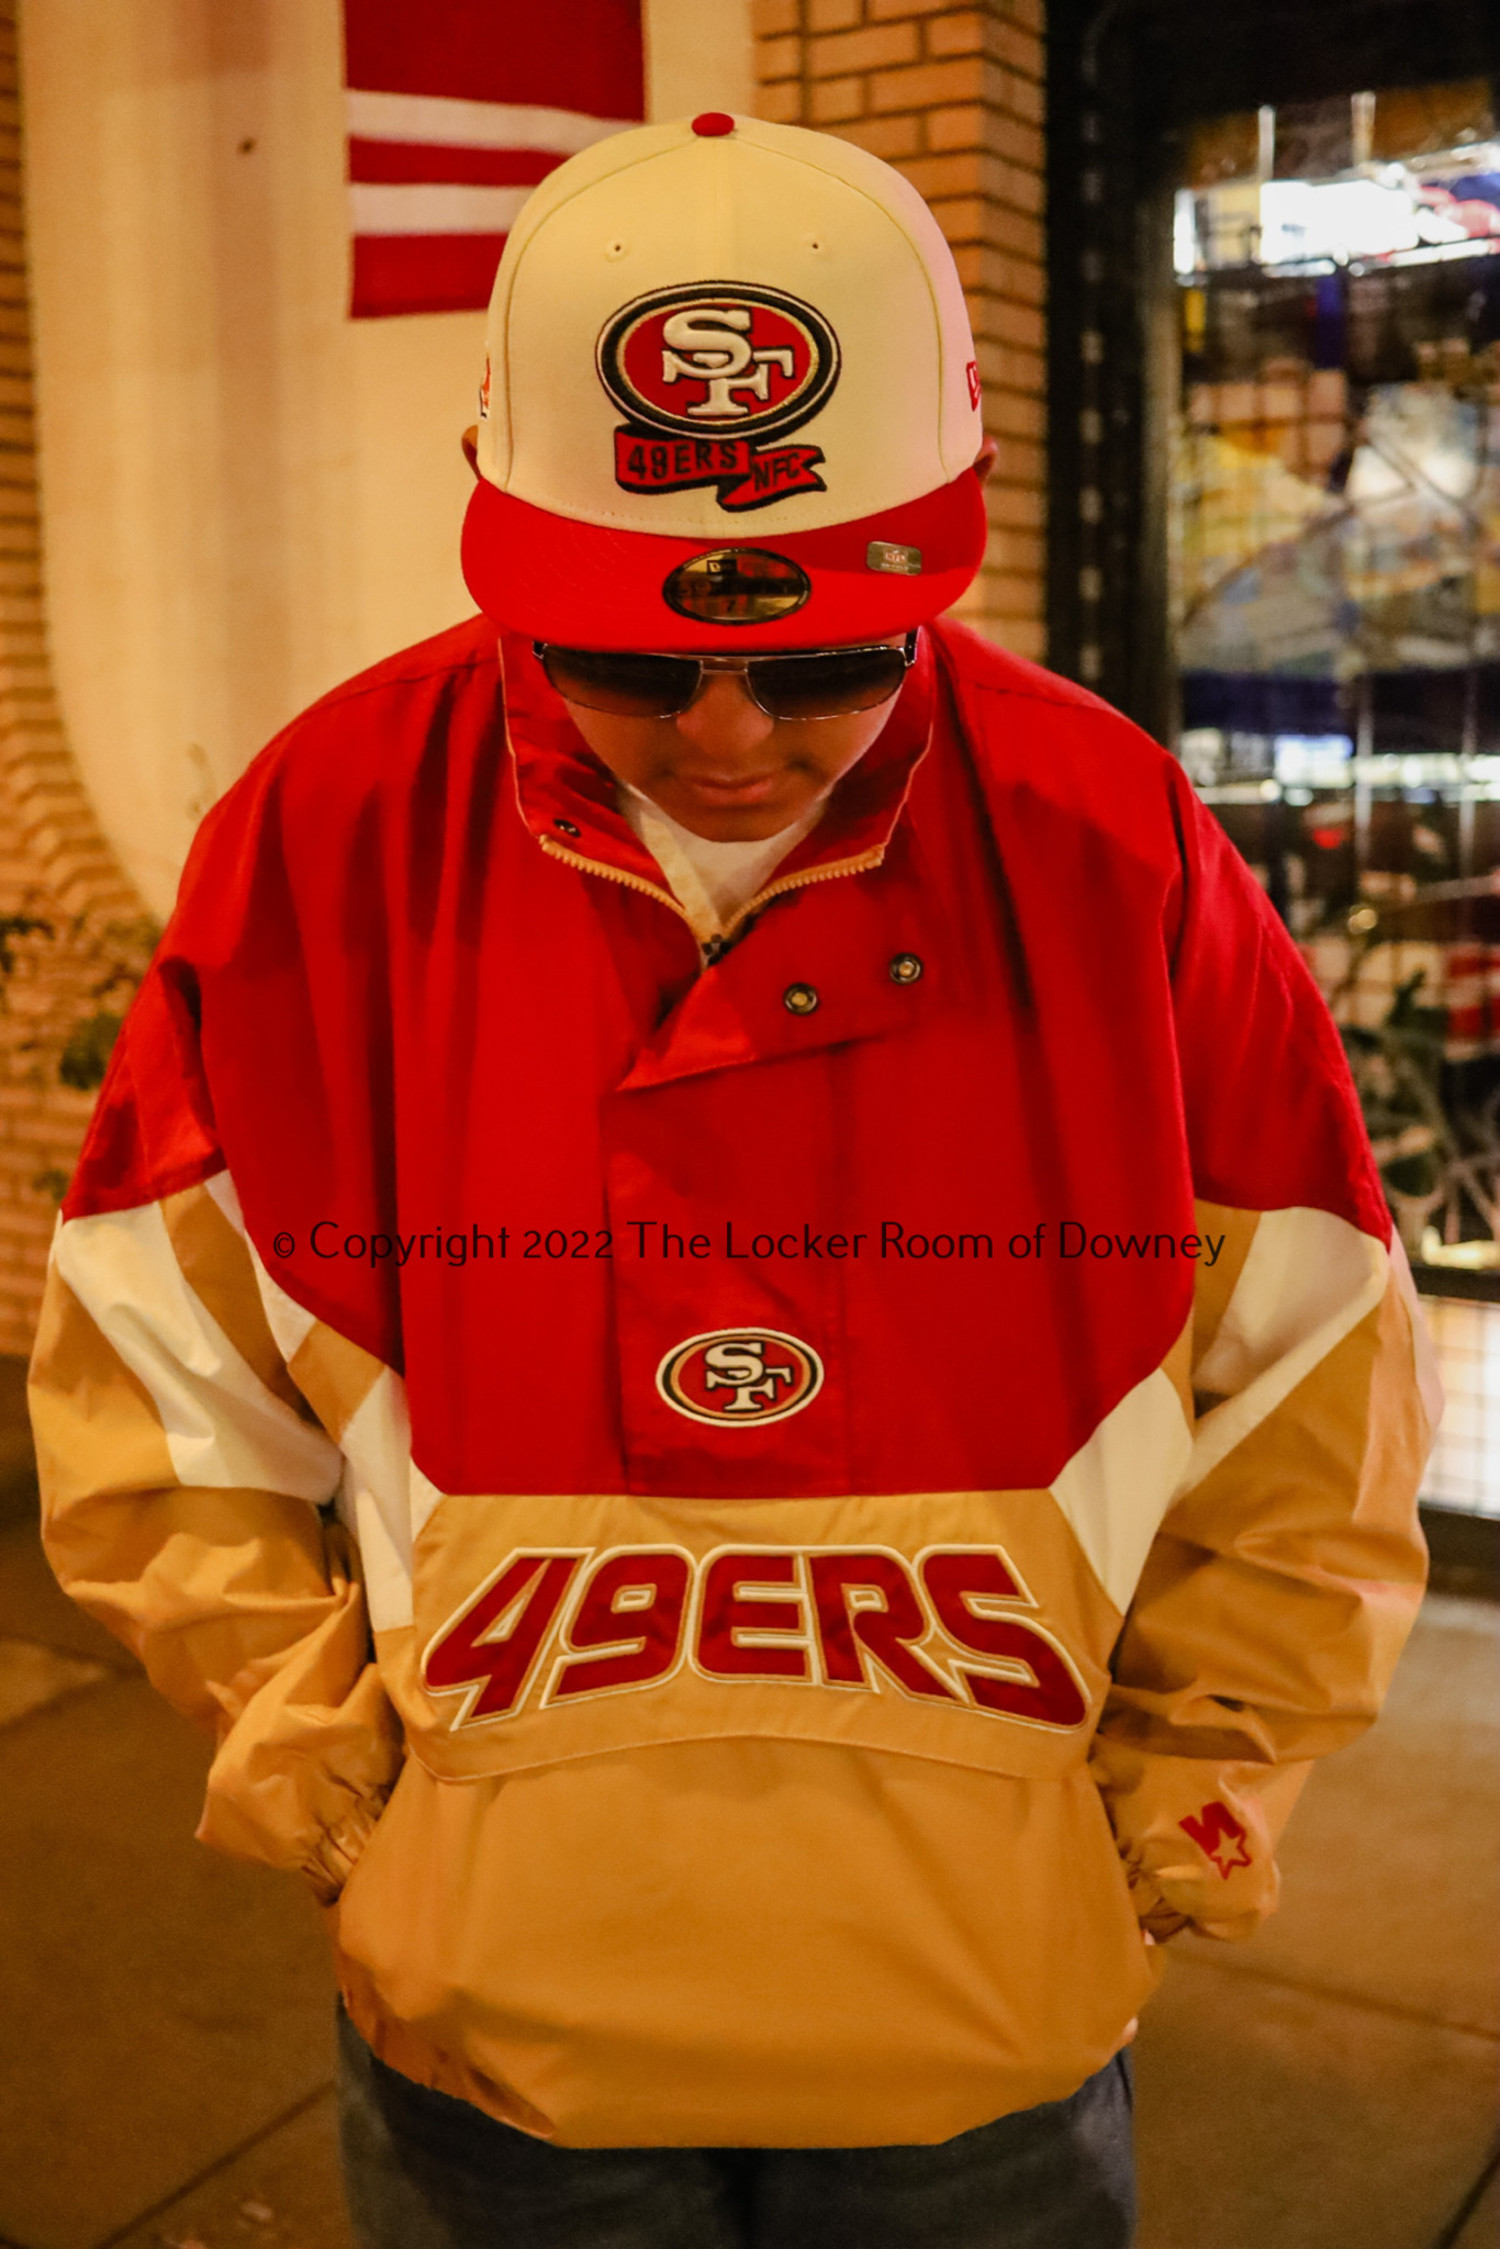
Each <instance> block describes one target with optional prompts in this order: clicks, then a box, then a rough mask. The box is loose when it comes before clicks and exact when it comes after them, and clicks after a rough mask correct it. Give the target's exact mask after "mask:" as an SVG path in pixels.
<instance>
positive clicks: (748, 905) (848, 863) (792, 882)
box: [724, 843, 885, 941]
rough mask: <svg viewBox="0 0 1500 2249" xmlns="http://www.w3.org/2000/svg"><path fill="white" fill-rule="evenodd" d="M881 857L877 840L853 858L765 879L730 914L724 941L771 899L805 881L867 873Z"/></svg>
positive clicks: (880, 848)
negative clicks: (761, 886) (767, 880)
mask: <svg viewBox="0 0 1500 2249" xmlns="http://www.w3.org/2000/svg"><path fill="white" fill-rule="evenodd" d="M884 857H885V845H884V844H883V843H877V844H875V845H873V846H872V848H871V849H870V850H869V851H862V852H860V853H859V854H858V855H857V857H855V858H853V859H834V860H831V861H830V862H829V864H828V865H827V866H826V867H804V868H803V869H802V871H801V873H800V874H795V875H783V876H782V877H781V878H780V880H779V881H778V882H768V883H767V884H766V887H765V889H764V890H758V891H757V892H756V894H755V896H754V897H753V898H747V899H746V901H745V903H744V905H743V906H741V907H740V908H739V910H738V912H736V913H733V914H731V915H730V917H729V919H728V921H727V922H726V923H725V924H724V937H725V939H726V941H727V940H728V939H729V938H731V937H732V936H733V935H734V933H735V931H736V930H737V929H738V928H739V926H740V924H741V922H744V921H748V920H749V919H750V916H751V915H752V914H758V913H759V912H760V909H761V907H762V906H764V905H765V904H766V903H767V902H768V901H769V900H770V899H772V898H782V897H784V896H785V895H786V893H787V892H788V891H789V890H801V889H803V888H804V887H805V886H806V885H807V884H808V883H812V882H833V881H835V880H836V879H837V878H838V876H840V875H863V874H868V873H869V871H870V869H871V868H872V867H878V866H879V865H880V862H881V860H882V859H883V858H884Z"/></svg>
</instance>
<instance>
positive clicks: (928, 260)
mask: <svg viewBox="0 0 1500 2249" xmlns="http://www.w3.org/2000/svg"><path fill="white" fill-rule="evenodd" d="M694 283H702V284H704V285H705V294H710V295H711V294H713V293H715V292H714V289H713V285H714V284H718V285H719V290H718V292H717V293H719V294H720V295H723V294H724V293H725V292H726V289H727V292H728V293H729V294H731V295H732V293H733V290H734V289H735V287H736V286H738V287H742V288H744V289H745V290H746V291H747V292H752V293H753V292H754V291H756V290H758V289H759V290H767V291H775V292H779V293H781V294H782V295H784V296H788V297H790V298H792V299H794V300H796V301H797V302H798V303H800V304H802V305H804V306H807V307H809V308H810V309H811V310H812V312H813V313H814V314H815V315H818V316H821V320H822V321H823V322H824V323H826V326H827V328H828V329H831V330H832V333H833V336H834V337H835V338H836V341H837V349H838V376H837V381H836V382H835V383H834V385H833V387H832V389H831V391H830V392H828V394H827V396H826V401H825V403H823V404H822V405H821V406H820V407H819V408H818V410H817V411H816V412H814V413H813V414H812V415H811V416H810V417H809V418H808V419H807V420H805V421H802V422H800V423H798V424H797V425H796V426H795V427H794V428H793V429H792V430H791V431H790V437H791V441H792V442H793V443H795V444H797V445H803V446H815V447H817V448H819V449H820V451H821V453H822V455H823V460H822V461H821V462H820V463H819V464H818V467H817V475H818V476H819V477H820V478H821V479H822V481H823V483H824V484H825V485H826V490H823V491H817V490H810V489H801V490H796V491H791V492H788V493H787V494H786V495H785V496H783V497H779V498H777V499H775V500H773V501H771V502H770V503H768V504H763V505H761V506H759V507H757V508H756V509H754V510H753V512H748V513H745V514H741V515H739V516H734V515H727V514H726V512H725V510H724V508H723V507H722V506H721V505H720V502H719V500H718V498H717V497H716V493H715V489H714V487H713V485H711V484H710V485H699V486H697V487H686V488H681V489H658V490H650V491H629V490H625V489H622V487H621V485H620V484H619V483H617V481H616V477H615V432H616V430H617V429H619V428H620V427H621V426H622V424H623V423H624V421H625V415H624V413H623V411H622V408H621V406H620V404H619V403H618V402H617V400H616V399H614V398H611V396H610V394H609V392H608V391H607V390H606V389H605V386H604V382H603V379H602V376H601V373H600V369H599V364H598V358H597V355H598V351H599V347H600V340H601V337H602V336H603V334H604V333H605V331H606V330H607V329H608V328H609V327H610V326H611V323H612V322H613V321H614V319H615V316H616V315H617V314H619V313H620V312H621V311H622V310H624V308H626V307H627V306H630V305H632V304H634V303H636V302H637V300H640V299H642V298H646V297H649V296H651V295H652V294H653V293H654V292H656V291H658V290H665V289H672V288H680V287H683V286H685V285H688V284H694ZM752 303H753V296H752ZM756 317H760V316H759V315H757V316H756ZM487 340H488V350H489V369H488V376H487V383H488V401H487V405H488V411H487V414H486V416H485V418H484V419H482V420H481V423H480V428H479V468H480V473H481V475H483V476H484V477H485V478H487V479H488V481H489V482H490V483H491V484H493V485H496V486H498V488H499V489H500V490H501V491H503V492H508V493H510V494H511V495H513V496H514V497H515V498H516V499H519V500H524V501H527V502H529V503H530V504H531V505H532V506H534V507H538V508H545V509H548V510H549V511H551V512H552V513H554V514H557V515H561V516H566V517H571V518H572V519H574V520H575V521H578V522H583V523H592V524H598V525H602V526H608V527H610V528H612V529H615V530H623V531H647V532H658V533H665V534H669V535H671V536H674V537H678V538H695V539H696V538H710V539H713V538H723V537H724V536H725V535H726V534H728V535H730V536H733V537H738V538H750V537H759V536H760V535H761V534H762V533H763V532H767V531H771V530H773V529H775V530H784V531H789V532H790V531H812V530H819V529H822V528H824V527H825V526H827V525H830V524H835V523H846V522H851V521H855V520H858V519H860V518H863V517H866V516H871V515H875V514H877V513H879V512H880V511H882V510H885V509H889V508H893V507H899V506H901V505H903V504H904V503H905V502H907V501H910V500H915V499H919V498H921V497H922V496H923V495H925V494H926V493H929V492H932V491H935V490H937V489H938V488H939V487H940V486H942V485H945V484H948V483H950V482H951V481H952V480H953V479H954V478H955V477H957V476H958V475H959V474H960V473H961V471H963V470H964V469H966V468H968V467H969V466H970V464H971V463H972V462H973V460H974V457H975V455H976V453H977V452H978V450H979V446H980V442H981V437H982V426H981V419H980V413H979V406H978V381H977V376H976V374H975V371H974V346H973V341H972V338H971V335H970V330H969V320H968V312H967V309H966V307H965V304H964V296H963V289H962V286H961V284H960V282H959V278H958V274H957V271H956V269H955V267H954V263H953V257H952V253H951V252H950V250H949V248H948V245H947V243H946V242H945V241H944V239H943V236H942V233H941V231H940V229H939V227H938V224H937V221H936V220H935V219H934V218H933V216H932V213H931V212H930V211H929V210H928V208H927V206H926V204H925V203H924V202H923V201H922V199H921V197H920V196H919V195H918V194H917V192H916V190H915V189H914V188H913V187H911V186H910V185H909V184H908V183H907V181H905V180H904V179H902V177H901V175H900V173H899V172H895V171H893V170H892V169H891V167H890V166H889V165H888V164H883V163H881V161H880V160H879V158H878V157H874V156H871V155H869V154H868V153H867V152H866V151H865V150H863V149H859V148H855V147H853V146H851V145H850V144H849V143H848V142H846V141H841V140H836V139H834V138H832V137H831V136H829V135H826V134H822V133H814V132H809V131H805V130H803V129H801V128H799V127H795V126H784V125H767V124H763V123H761V122H759V121H758V120H756V119H753V118H740V117H737V118H735V119H734V121H733V131H732V132H728V131H725V130H724V129H723V127H722V125H721V126H720V129H719V130H718V131H717V132H711V133H707V134H705V133H702V132H698V131H695V130H694V127H693V124H692V123H691V121H688V120H682V121H680V122H677V123H673V124H666V125H646V126H642V127H640V128H639V129H637V130H633V131H630V132H624V133H617V134H612V135H611V136H610V137H609V138H608V139H606V140H603V141H599V142H596V143H595V145H594V146H593V147H592V148H589V149H586V150H584V151H583V153H582V154H581V155H578V156H575V157H572V158H571V159H570V160H569V161H568V162H567V163H566V164H563V165H561V166H559V168H558V169H557V170H556V171H555V172H552V173H550V174H549V175H548V177H547V178H546V179H545V180H544V181H543V182H542V184H541V185H540V186H539V187H538V188H537V190H536V191H535V193H534V194H533V195H532V196H531V197H530V198H529V199H528V201H527V202H526V204H525V206H524V208H523V210H522V212H521V215H520V217H519V219H518V220H517V223H516V225H515V227H514V228H513V230H512V232H511V235H510V239H509V241H508V242H507V244H506V248H505V254H504V256H503V258H502V259H501V261H500V270H499V272H498V274H497V275H496V278H495V287H494V293H493V295H492V297H491V300H490V311H489V324H488V331H487ZM700 388H701V384H700ZM683 395H684V397H687V396H689V395H691V389H690V387H689V388H688V389H685V390H684V393H683ZM739 426H740V428H741V429H742V432H743V435H744V436H745V437H746V438H748V439H750V440H751V441H752V442H754V440H755V437H756V429H755V421H754V419H753V418H751V419H747V420H746V421H745V422H744V423H743V424H742V425H739ZM709 434H714V433H709ZM722 434H725V435H728V434H730V430H729V428H728V427H727V426H726V427H725V428H724V429H723V431H722Z"/></svg>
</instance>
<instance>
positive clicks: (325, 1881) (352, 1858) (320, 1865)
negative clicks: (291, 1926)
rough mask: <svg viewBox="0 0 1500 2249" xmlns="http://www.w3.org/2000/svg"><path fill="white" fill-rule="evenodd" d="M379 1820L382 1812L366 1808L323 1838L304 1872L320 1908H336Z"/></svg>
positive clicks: (351, 1815) (303, 1868) (353, 1814)
mask: <svg viewBox="0 0 1500 2249" xmlns="http://www.w3.org/2000/svg"><path fill="white" fill-rule="evenodd" d="M378 1817H379V1815H378V1813H375V1812H369V1811H365V1810H364V1809H363V1808H362V1809H361V1810H359V1811H357V1812H353V1813H351V1814H350V1816H349V1818H348V1819H346V1820H345V1821H344V1823H343V1825H342V1826H341V1827H337V1828H332V1829H330V1830H328V1831H327V1832H326V1833H324V1834H323V1835H320V1836H319V1838H318V1845H317V1849H316V1850H315V1852H314V1853H313V1856H312V1858H311V1859H309V1860H308V1861H307V1862H306V1863H305V1864H304V1865H303V1867H302V1870H301V1871H302V1874H303V1877H304V1879H305V1880H306V1881H307V1883H308V1884H309V1885H310V1887H311V1889H312V1892H313V1895H314V1896H315V1897H316V1898H317V1900H318V1902H319V1904H320V1905H332V1904H333V1902H334V1900H335V1898H336V1897H337V1896H338V1894H339V1892H340V1891H341V1890H342V1889H343V1887H344V1884H345V1883H346V1882H347V1881H348V1879H349V1877H350V1875H351V1874H352V1873H353V1872H354V1869H355V1867H356V1866H357V1865H358V1863H359V1861H360V1859H361V1857H362V1856H363V1855H364V1849H365V1845H366V1844H367V1843H368V1842H369V1840H370V1837H371V1836H372V1835H373V1834H374V1832H375V1823H376V1820H377V1818H378Z"/></svg>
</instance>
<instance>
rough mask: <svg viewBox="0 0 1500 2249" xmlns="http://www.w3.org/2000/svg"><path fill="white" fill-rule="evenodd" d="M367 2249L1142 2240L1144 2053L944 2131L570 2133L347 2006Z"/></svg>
mask: <svg viewBox="0 0 1500 2249" xmlns="http://www.w3.org/2000/svg"><path fill="white" fill-rule="evenodd" d="M339 2058H340V2083H339V2130H340V2138H341V2143H342V2148H343V2157H344V2180H345V2185H346V2187H347V2189H348V2194H349V2208H350V2213H351V2215H352V2217H353V2220H354V2231H355V2234H356V2237H357V2238H358V2240H359V2242H360V2243H361V2245H362V2249H1129V2243H1130V2240H1131V2237H1132V2234H1133V2231H1134V2225H1135V2177H1134V2162H1133V2156H1132V2149H1131V2135H1130V2110H1131V2080H1130V2060H1129V2056H1128V2054H1126V2053H1120V2054H1117V2055H1116V2056H1115V2058H1114V2060H1113V2061H1112V2062H1108V2063H1106V2065H1105V2067H1104V2068H1103V2069H1101V2070H1100V2071H1099V2073H1098V2075H1097V2076H1094V2077H1091V2078H1090V2079H1089V2080H1088V2082H1087V2083H1086V2084H1084V2085H1081V2086H1080V2087H1079V2089H1078V2091H1077V2092H1076V2093H1073V2094H1071V2095H1070V2096H1069V2098H1068V2099H1067V2100H1065V2101H1048V2102H1045V2103H1044V2104H1043V2105H1042V2106H1041V2107H1040V2108H1031V2109H1024V2110H1022V2111H1021V2112H1020V2113H1019V2114H1017V2115H1014V2116H1002V2117H1000V2118H999V2119H998V2120H997V2121H996V2122H995V2123H993V2124H982V2125H980V2127H979V2128H978V2130H977V2131H973V2132H961V2133H960V2134H959V2135H958V2137H957V2138H956V2139H952V2140H946V2141H944V2142H943V2143H942V2145H941V2146H938V2147H857V2148H564V2147H553V2146H551V2145H550V2144H549V2143H548V2142H547V2141H545V2140H535V2139H532V2138H531V2137H530V2136H529V2135H528V2134H527V2133H524V2132H517V2131H514V2130H513V2129H512V2128H511V2126H510V2125H508V2124H498V2123H496V2122H495V2120H494V2119H493V2117H489V2116H486V2115H485V2114H484V2113H483V2112H482V2111H481V2110H479V2109H477V2108H472V2107H470V2105H469V2103H468V2102H467V2101H456V2100H453V2099H452V2098H450V2096H449V2095H448V2094H446V2093H435V2092H432V2091H430V2090H429V2089H428V2088H427V2087H426V2086H424V2085H418V2084H415V2083H414V2082H413V2081H412V2079H410V2078H408V2077H403V2076H402V2075H401V2074H400V2073H399V2071H397V2070H393V2069H388V2068H387V2067H386V2065H385V2064H384V2063H383V2062H380V2061H377V2060H376V2058H375V2056H374V2055H373V2054H372V2053H371V2052H370V2049H369V2047H368V2046H367V2045H366V2044H365V2042H364V2040H363V2039H362V2038H361V2037H360V2036H359V2034H358V2032H357V2031H356V2030H355V2029H354V2028H353V2026H352V2025H351V2024H350V2022H349V2021H348V2019H347V2017H345V2016H343V2015H342V2014H341V2015H340V2020H339Z"/></svg>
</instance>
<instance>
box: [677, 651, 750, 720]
mask: <svg viewBox="0 0 1500 2249" xmlns="http://www.w3.org/2000/svg"><path fill="white" fill-rule="evenodd" d="M697 664H698V677H697V680H696V682H695V683H694V686H693V692H692V694H691V695H690V696H689V697H688V699H687V701H686V702H685V703H683V704H680V705H679V707H678V709H677V710H676V711H674V712H673V714H672V715H673V717H674V718H680V717H681V716H682V713H683V712H684V711H686V710H691V708H692V706H693V705H694V704H695V703H697V702H699V701H701V699H702V696H703V694H704V691H705V689H706V688H707V686H708V684H709V681H710V680H711V679H712V678H714V677H715V676H722V675H724V674H729V675H732V676H735V677H737V678H738V680H739V683H740V693H741V694H742V695H743V696H744V698H745V700H746V702H748V703H751V704H753V705H754V707H755V709H756V710H758V711H760V712H761V713H762V714H763V715H764V716H765V717H766V718H775V716H776V713H775V711H773V710H772V709H771V708H770V706H769V705H768V704H766V703H763V702H762V701H761V698H760V696H759V695H758V694H757V692H756V686H755V680H756V672H757V668H758V667H757V659H756V658H755V657H753V656H700V657H698V658H697ZM762 676H764V675H762Z"/></svg>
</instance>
